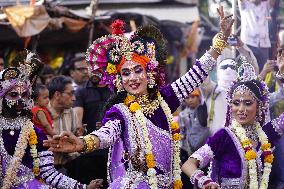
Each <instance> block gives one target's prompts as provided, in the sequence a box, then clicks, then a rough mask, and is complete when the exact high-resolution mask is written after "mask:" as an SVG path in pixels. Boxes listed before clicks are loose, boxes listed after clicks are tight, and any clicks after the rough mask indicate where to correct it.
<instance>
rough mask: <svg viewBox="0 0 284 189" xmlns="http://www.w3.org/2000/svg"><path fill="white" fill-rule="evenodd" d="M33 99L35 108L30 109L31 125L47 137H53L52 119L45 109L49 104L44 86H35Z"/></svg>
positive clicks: (47, 92)
mask: <svg viewBox="0 0 284 189" xmlns="http://www.w3.org/2000/svg"><path fill="white" fill-rule="evenodd" d="M33 98H34V102H35V106H34V107H33V108H32V113H33V119H32V121H33V123H34V124H35V126H36V127H38V128H39V129H41V130H42V131H43V133H45V134H46V135H48V136H51V137H52V136H53V135H55V132H54V131H53V126H52V118H51V114H50V112H49V110H48V109H47V106H48V103H49V91H48V89H47V87H46V86H45V85H38V86H36V88H35V90H34V93H33Z"/></svg>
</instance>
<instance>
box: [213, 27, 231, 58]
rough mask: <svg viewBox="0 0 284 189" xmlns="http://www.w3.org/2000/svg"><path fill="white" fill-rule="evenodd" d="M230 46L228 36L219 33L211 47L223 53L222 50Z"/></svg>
mask: <svg viewBox="0 0 284 189" xmlns="http://www.w3.org/2000/svg"><path fill="white" fill-rule="evenodd" d="M227 46H228V43H227V37H226V36H225V35H224V34H223V33H222V32H219V33H217V34H216V35H215V36H214V38H213V44H212V46H211V49H213V50H214V51H216V52H217V53H218V54H219V55H221V53H222V51H223V50H224V49H225V48H226V47H227Z"/></svg>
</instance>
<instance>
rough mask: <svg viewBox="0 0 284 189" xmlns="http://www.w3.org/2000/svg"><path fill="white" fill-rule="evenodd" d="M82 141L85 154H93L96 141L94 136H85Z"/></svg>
mask: <svg viewBox="0 0 284 189" xmlns="http://www.w3.org/2000/svg"><path fill="white" fill-rule="evenodd" d="M83 140H84V142H85V144H86V145H85V147H86V148H85V152H87V153H90V152H93V151H94V150H95V149H96V140H95V138H94V136H92V135H86V136H84V137H83Z"/></svg>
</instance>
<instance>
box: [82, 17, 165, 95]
mask: <svg viewBox="0 0 284 189" xmlns="http://www.w3.org/2000/svg"><path fill="white" fill-rule="evenodd" d="M123 26H124V22H123V21H122V20H115V21H114V22H113V23H112V25H111V27H112V34H110V35H107V36H103V37H100V38H98V39H96V40H95V41H94V42H93V44H92V45H91V46H90V47H89V48H88V49H87V52H86V60H87V62H88V64H89V70H90V71H91V72H93V71H95V70H96V69H102V71H103V76H102V79H101V81H100V83H101V84H107V85H108V86H109V88H111V89H116V90H117V91H118V92H119V91H121V90H123V88H122V85H121V82H120V81H121V78H120V74H119V71H120V69H121V66H122V65H123V64H124V63H125V62H126V61H135V62H137V63H139V64H141V65H142V66H143V67H144V68H145V69H146V71H147V75H148V79H149V82H148V83H149V85H148V86H149V87H154V86H161V85H163V84H164V73H163V71H162V70H163V69H162V68H163V66H164V64H165V59H166V51H165V49H166V42H165V40H164V38H163V36H162V34H161V33H160V31H159V30H158V29H157V28H156V27H154V26H146V27H141V28H138V30H137V31H136V32H135V33H134V34H133V35H132V36H131V37H130V38H127V37H126V36H125V35H124V34H123V32H124V29H123Z"/></svg>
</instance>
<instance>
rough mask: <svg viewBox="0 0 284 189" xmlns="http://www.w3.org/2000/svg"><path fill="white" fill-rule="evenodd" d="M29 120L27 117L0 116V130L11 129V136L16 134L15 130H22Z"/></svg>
mask: <svg viewBox="0 0 284 189" xmlns="http://www.w3.org/2000/svg"><path fill="white" fill-rule="evenodd" d="M27 120H28V118H27V117H17V118H14V119H12V118H5V117H3V116H0V125H1V127H0V130H10V132H9V134H10V135H11V136H14V135H15V130H20V129H21V128H22V127H23V125H24V124H25V123H26V121H27Z"/></svg>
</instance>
